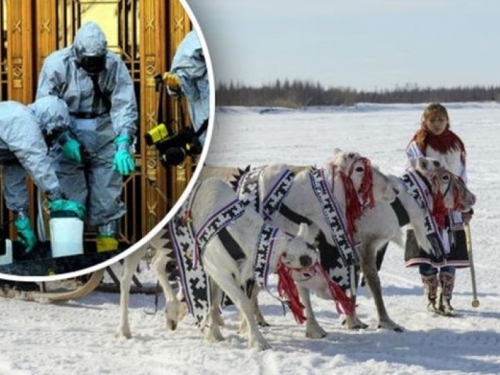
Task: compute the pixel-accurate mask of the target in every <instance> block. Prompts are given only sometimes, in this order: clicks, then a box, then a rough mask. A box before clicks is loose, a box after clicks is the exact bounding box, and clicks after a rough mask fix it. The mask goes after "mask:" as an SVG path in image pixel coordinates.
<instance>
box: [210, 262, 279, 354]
mask: <svg viewBox="0 0 500 375" xmlns="http://www.w3.org/2000/svg"><path fill="white" fill-rule="evenodd" d="M207 263H208V264H207ZM205 266H206V268H205V270H206V272H207V274H209V275H210V277H212V278H213V280H214V282H215V283H216V284H218V285H219V287H220V288H221V289H222V290H223V291H224V292H225V293H226V294H227V295H228V296H229V298H231V300H232V301H233V303H234V304H235V306H236V307H237V308H238V310H239V311H240V312H241V313H242V314H243V315H244V317H245V319H246V321H247V325H248V346H249V347H251V348H254V349H257V350H266V349H269V348H270V347H271V346H270V345H269V343H268V342H267V340H266V339H265V338H264V336H263V335H262V333H260V331H259V329H258V326H257V323H256V322H255V319H254V316H253V308H252V303H251V301H250V299H249V298H248V297H247V295H246V293H245V292H244V291H243V288H241V286H240V285H238V284H237V282H236V280H235V279H234V277H233V276H232V275H230V274H226V273H223V272H221V270H220V268H219V269H212V264H210V262H206V263H205Z"/></svg>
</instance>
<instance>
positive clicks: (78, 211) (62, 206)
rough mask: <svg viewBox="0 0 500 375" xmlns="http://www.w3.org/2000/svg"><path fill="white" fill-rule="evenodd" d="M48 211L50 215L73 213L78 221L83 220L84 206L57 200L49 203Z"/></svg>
mask: <svg viewBox="0 0 500 375" xmlns="http://www.w3.org/2000/svg"><path fill="white" fill-rule="evenodd" d="M49 210H50V213H51V215H52V214H54V213H55V212H57V211H70V212H73V213H74V214H75V215H76V216H77V217H78V218H79V219H80V220H83V219H84V218H85V206H84V205H83V204H81V203H80V202H76V201H70V200H66V199H58V200H56V201H53V202H50V203H49Z"/></svg>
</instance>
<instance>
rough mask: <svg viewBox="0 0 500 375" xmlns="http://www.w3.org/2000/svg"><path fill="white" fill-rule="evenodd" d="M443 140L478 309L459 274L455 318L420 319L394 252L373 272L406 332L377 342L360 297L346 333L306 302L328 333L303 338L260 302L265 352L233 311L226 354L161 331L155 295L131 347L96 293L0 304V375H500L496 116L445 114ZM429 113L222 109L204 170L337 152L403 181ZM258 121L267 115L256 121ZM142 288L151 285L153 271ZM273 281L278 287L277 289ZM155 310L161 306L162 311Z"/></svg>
mask: <svg viewBox="0 0 500 375" xmlns="http://www.w3.org/2000/svg"><path fill="white" fill-rule="evenodd" d="M447 107H448V109H449V114H450V117H451V122H452V129H453V130H455V131H456V133H458V134H459V136H460V137H461V138H462V139H463V140H464V143H465V145H466V148H467V151H468V169H469V186H470V188H471V190H473V191H474V192H475V193H476V195H477V196H478V203H477V205H476V207H475V216H474V218H473V221H472V223H471V227H472V231H473V248H474V260H475V265H476V274H477V285H478V291H479V301H480V303H481V305H480V307H479V308H473V307H471V300H472V293H471V290H472V289H471V279H470V273H469V270H459V271H457V282H456V288H455V293H454V299H453V301H452V303H453V306H454V307H455V309H456V310H457V313H458V316H457V317H454V318H446V317H442V316H433V315H431V314H430V313H428V312H427V311H426V309H425V305H426V303H425V301H424V297H423V292H422V288H421V286H420V281H419V276H418V271H417V270H416V269H406V268H405V267H404V265H403V263H404V262H403V251H402V249H399V248H397V247H396V246H392V245H391V246H390V247H389V250H388V253H387V255H386V259H385V263H384V265H383V268H382V271H381V279H382V285H383V292H384V296H385V303H386V306H387V310H388V312H389V314H390V316H391V318H392V319H393V320H394V321H395V322H396V323H399V324H400V325H402V326H403V327H404V328H405V332H403V333H396V332H388V331H383V330H377V329H376V328H375V327H376V315H375V308H374V304H373V301H372V300H371V299H370V298H369V295H368V294H367V293H366V292H365V291H364V290H362V291H361V292H360V294H361V296H360V298H359V306H358V314H359V316H360V317H361V319H363V320H364V321H365V322H366V323H368V324H369V325H370V328H369V329H367V330H364V331H352V332H350V331H347V330H346V329H344V328H343V327H342V326H341V324H340V319H339V317H338V315H337V313H336V311H335V307H334V304H333V303H332V302H331V301H324V300H319V299H317V298H315V297H313V305H314V308H315V310H316V312H317V316H318V321H319V322H320V324H321V325H322V326H323V328H325V330H326V331H327V332H329V335H328V336H327V337H326V338H324V339H320V340H308V339H306V338H305V336H304V328H303V327H300V326H297V325H296V324H295V321H294V320H293V318H292V316H291V314H290V313H289V312H287V313H286V315H285V316H283V310H282V308H281V306H280V305H279V304H278V303H277V302H276V300H274V299H273V298H272V297H270V296H268V295H266V294H264V293H262V294H261V303H262V305H263V311H264V313H265V315H266V317H267V319H268V320H269V322H270V323H271V324H272V326H271V327H269V328H265V329H262V331H263V334H264V335H265V337H266V338H267V339H268V340H269V342H270V344H271V345H272V349H271V350H268V351H265V352H255V351H253V350H248V349H247V348H246V344H247V342H246V339H245V338H243V337H241V336H239V335H238V334H237V332H236V331H237V312H236V311H235V310H234V309H229V310H228V311H225V312H224V315H223V316H224V317H225V320H226V327H225V328H224V330H223V334H224V335H225V336H226V341H225V342H222V343H208V342H204V341H203V339H202V336H201V335H200V333H199V332H198V331H197V329H196V328H195V325H194V321H193V319H191V318H189V317H188V318H187V319H186V320H184V321H183V322H182V323H181V324H180V325H179V327H178V329H177V330H176V331H175V332H167V331H166V330H165V329H164V320H163V314H162V313H161V312H158V313H156V314H154V315H151V314H148V313H147V312H150V311H153V310H154V297H153V296H145V295H133V296H132V297H131V329H132V333H133V335H134V337H133V338H132V339H131V340H123V339H116V338H115V337H114V332H115V329H116V327H117V325H118V318H119V309H118V303H119V296H118V295H116V294H106V293H100V292H95V293H92V294H91V295H88V296H86V297H84V298H81V299H79V300H75V301H71V302H68V303H61V304H43V303H34V302H25V301H21V300H0V311H1V321H2V324H1V325H0V374H1V375H3V374H6V375H10V374H12V375H20V374H23V375H24V374H47V375H49V374H50V375H57V374H121V375H127V374H131V375H139V374H217V375H220V374H221V373H223V374H228V375H229V374H238V375H247V374H248V375H256V374H266V375H267V374H271V375H273V374H276V375H278V374H279V375H282V374H291V375H306V374H349V375H352V374H374V375H375V374H376V375H379V374H499V373H500V285H499V280H500V267H499V265H500V246H499V243H500V240H499V239H498V238H497V236H496V230H497V229H498V228H500V175H499V174H498V165H497V163H498V162H499V161H500V156H499V155H500V143H499V140H500V134H499V130H500V123H499V120H500V105H498V104H495V103H487V104H477V103H468V104H449V105H447ZM423 109H424V105H359V106H357V107H355V108H327V109H325V108H308V109H307V110H280V109H274V110H265V111H262V110H263V108H256V109H254V108H221V109H219V110H218V112H217V115H216V123H215V129H214V137H213V141H212V144H211V147H210V152H209V156H208V158H207V161H206V164H207V165H212V166H240V167H244V166H246V165H247V164H253V165H261V164H267V163H271V162H285V163H290V164H300V165H309V164H316V165H317V166H322V165H324V162H325V160H326V159H327V158H328V157H329V156H330V154H331V152H332V150H333V149H334V148H335V147H339V148H343V149H350V150H355V151H358V152H360V153H362V154H363V155H365V156H368V157H370V158H371V159H372V162H373V163H374V164H377V165H378V166H379V167H380V168H381V170H382V171H383V172H385V173H392V174H401V173H402V172H403V170H404V168H405V155H404V149H405V146H406V145H407V143H408V141H409V139H410V137H411V135H412V134H413V132H414V131H415V130H416V129H417V127H418V124H419V119H420V116H421V113H422V111H423ZM260 112H262V113H260ZM141 277H142V278H143V280H146V281H149V282H151V283H152V276H151V271H148V270H147V269H145V270H144V271H143V272H142V274H141ZM273 281H275V280H273ZM163 305H164V301H163V299H160V307H163Z"/></svg>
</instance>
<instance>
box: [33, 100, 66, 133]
mask: <svg viewBox="0 0 500 375" xmlns="http://www.w3.org/2000/svg"><path fill="white" fill-rule="evenodd" d="M28 107H29V108H30V109H31V110H32V111H33V112H34V113H35V116H36V117H37V118H38V121H39V123H40V130H41V131H42V133H43V134H44V135H45V136H50V135H52V134H53V133H54V132H59V131H60V130H64V129H66V128H67V127H68V126H69V123H70V118H69V111H68V106H67V105H66V103H65V102H64V100H62V99H59V98H58V97H56V96H45V97H43V98H41V99H38V100H37V101H35V102H34V103H33V104H30V105H29V106H28Z"/></svg>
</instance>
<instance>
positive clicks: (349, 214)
mask: <svg viewBox="0 0 500 375" xmlns="http://www.w3.org/2000/svg"><path fill="white" fill-rule="evenodd" d="M340 178H341V179H342V183H343V184H344V190H345V204H346V212H345V216H346V219H347V231H348V232H349V236H350V237H351V238H353V236H354V233H355V232H356V226H355V222H356V220H357V219H358V218H360V217H361V215H362V214H363V211H362V209H361V204H360V203H359V198H358V194H357V193H356V189H355V188H354V184H353V183H352V180H351V179H350V178H349V176H347V175H346V174H345V173H344V172H342V171H341V172H340Z"/></svg>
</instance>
